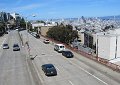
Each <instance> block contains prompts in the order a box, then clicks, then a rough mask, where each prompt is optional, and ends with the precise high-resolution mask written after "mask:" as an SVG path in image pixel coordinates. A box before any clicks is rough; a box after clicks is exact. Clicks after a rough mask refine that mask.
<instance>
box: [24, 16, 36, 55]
mask: <svg viewBox="0 0 120 85" xmlns="http://www.w3.org/2000/svg"><path fill="white" fill-rule="evenodd" d="M28 17H29V16H27V17H25V19H26V21H25V22H26V30H27V39H26V40H27V41H26V44H27V47H28V55H29V56H30V47H29V37H28V31H29V29H28V20H27V18H28ZM32 17H35V15H32Z"/></svg>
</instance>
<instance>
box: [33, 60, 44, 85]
mask: <svg viewBox="0 0 120 85" xmlns="http://www.w3.org/2000/svg"><path fill="white" fill-rule="evenodd" d="M32 63H33V65H34V68H35V70H36V72H37V74H38V77H39V79H40V81H41V83H43V80H42V78H41V77H40V76H41V75H40V74H39V72H38V70H37V66H36V65H35V64H34V62H32Z"/></svg>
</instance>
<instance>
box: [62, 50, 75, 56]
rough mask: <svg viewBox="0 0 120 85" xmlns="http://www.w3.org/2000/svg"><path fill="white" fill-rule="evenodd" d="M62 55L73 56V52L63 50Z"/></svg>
mask: <svg viewBox="0 0 120 85" xmlns="http://www.w3.org/2000/svg"><path fill="white" fill-rule="evenodd" d="M62 55H63V56H65V57H67V58H73V56H74V55H73V53H72V52H71V51H63V52H62Z"/></svg>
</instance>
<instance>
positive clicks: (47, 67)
mask: <svg viewBox="0 0 120 85" xmlns="http://www.w3.org/2000/svg"><path fill="white" fill-rule="evenodd" d="M41 67H42V70H43V71H44V73H45V75H46V76H56V75H57V71H56V69H55V67H54V66H53V64H44V65H42V66H41Z"/></svg>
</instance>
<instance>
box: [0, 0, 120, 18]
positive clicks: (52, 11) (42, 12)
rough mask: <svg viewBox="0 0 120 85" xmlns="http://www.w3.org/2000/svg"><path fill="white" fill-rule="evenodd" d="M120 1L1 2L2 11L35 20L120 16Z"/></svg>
mask: <svg viewBox="0 0 120 85" xmlns="http://www.w3.org/2000/svg"><path fill="white" fill-rule="evenodd" d="M119 3H120V1H119V0H26V1H23V0H17V1H16V0H11V1H8V0H4V1H1V0H0V10H1V11H5V12H10V13H13V12H16V13H19V14H21V15H22V16H24V17H28V16H29V19H33V18H32V17H30V15H32V14H35V15H36V17H34V19H41V18H44V19H47V18H48V19H50V18H70V17H81V16H85V17H102V16H113V15H120V9H119V8H120V5H119Z"/></svg>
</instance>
